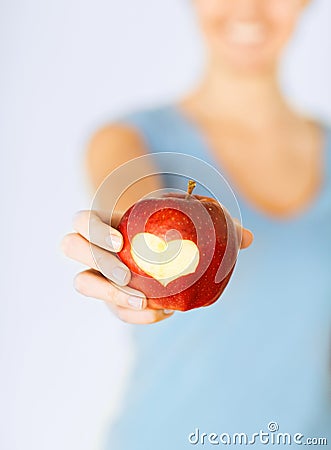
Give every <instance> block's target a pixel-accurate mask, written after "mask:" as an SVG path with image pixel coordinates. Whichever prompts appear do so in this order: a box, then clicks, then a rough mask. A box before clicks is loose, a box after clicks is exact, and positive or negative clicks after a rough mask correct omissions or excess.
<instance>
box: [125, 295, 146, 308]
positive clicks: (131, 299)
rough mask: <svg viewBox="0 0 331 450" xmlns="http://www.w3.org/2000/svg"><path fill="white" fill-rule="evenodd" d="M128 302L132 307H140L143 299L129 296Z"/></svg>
mask: <svg viewBox="0 0 331 450" xmlns="http://www.w3.org/2000/svg"><path fill="white" fill-rule="evenodd" d="M128 304H129V305H130V306H132V308H134V309H142V307H143V299H142V298H141V297H129V299H128Z"/></svg>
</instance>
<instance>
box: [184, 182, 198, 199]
mask: <svg viewBox="0 0 331 450" xmlns="http://www.w3.org/2000/svg"><path fill="white" fill-rule="evenodd" d="M196 185H197V184H196V182H195V181H193V180H189V182H188V183H187V194H186V197H185V199H188V198H189V197H190V196H191V195H192V192H193V190H194V188H195V186H196Z"/></svg>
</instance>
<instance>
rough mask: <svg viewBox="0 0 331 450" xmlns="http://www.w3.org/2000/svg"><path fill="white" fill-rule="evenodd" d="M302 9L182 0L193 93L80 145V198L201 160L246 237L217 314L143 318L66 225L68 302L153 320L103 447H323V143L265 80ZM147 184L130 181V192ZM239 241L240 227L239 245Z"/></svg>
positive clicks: (81, 234)
mask: <svg viewBox="0 0 331 450" xmlns="http://www.w3.org/2000/svg"><path fill="white" fill-rule="evenodd" d="M306 3H307V1H305V0H231V1H230V0H195V1H194V8H195V11H196V14H197V17H198V20H199V24H200V27H201V30H202V33H203V36H204V39H205V43H206V48H207V55H208V58H207V64H206V68H205V72H204V75H203V77H202V80H201V82H200V83H199V85H198V86H197V87H196V89H194V91H193V92H191V93H190V94H189V95H187V96H186V97H185V98H183V99H181V100H180V101H179V102H178V103H177V104H175V105H166V106H163V107H160V108H157V109H153V110H148V111H142V112H138V113H134V114H131V115H128V116H127V117H124V118H121V120H119V121H118V122H117V123H113V124H111V125H109V126H106V127H104V128H103V129H101V130H100V131H98V132H97V133H96V135H95V136H94V137H93V139H92V141H91V144H90V148H89V151H88V155H87V167H88V172H89V176H90V178H91V180H92V182H93V184H94V186H95V187H96V188H97V187H98V186H99V185H100V183H101V182H102V181H103V179H104V178H105V177H106V176H107V175H108V174H109V173H110V172H111V171H112V170H113V169H115V168H116V167H117V166H119V165H121V164H123V163H124V162H126V161H128V160H130V159H132V158H135V157H138V156H141V155H144V154H146V153H147V152H165V151H176V150H177V151H178V149H181V151H183V152H185V153H188V154H193V155H195V156H199V157H201V158H203V159H205V160H206V161H207V162H212V163H214V165H215V166H217V167H218V168H219V169H220V170H221V171H222V172H223V173H225V174H226V177H227V179H228V180H229V181H230V184H231V186H232V187H233V189H234V190H235V193H236V195H237V198H238V201H239V204H240V207H241V212H242V216H243V222H244V224H245V226H247V227H248V228H250V229H251V230H252V231H253V232H254V234H255V241H254V244H253V245H252V246H251V248H250V249H249V250H248V251H247V252H242V253H241V255H240V258H239V261H238V267H237V269H236V273H235V275H234V277H235V279H233V280H232V282H231V284H230V286H229V288H228V289H227V291H226V292H225V294H224V295H223V297H222V301H220V302H217V303H216V304H215V305H214V306H212V307H210V308H205V309H200V310H197V311H194V312H192V313H185V314H181V313H176V314H174V313H173V312H171V311H164V310H152V309H151V308H149V307H148V299H147V300H146V298H145V297H144V296H143V294H142V293H141V294H140V297H138V298H137V296H135V295H133V296H130V295H128V294H126V293H123V292H122V290H120V289H117V288H116V286H115V284H110V283H109V281H108V280H107V279H106V278H104V277H103V276H102V275H100V274H99V273H98V272H97V270H98V267H97V266H96V265H95V263H94V260H93V258H92V256H91V252H90V247H89V243H88V238H89V236H88V232H87V228H88V212H81V213H79V214H78V215H76V216H75V221H74V226H75V229H76V231H77V233H76V234H71V235H68V236H67V237H66V238H65V239H64V251H65V253H66V254H67V255H68V256H70V257H71V258H73V259H77V260H79V261H81V262H83V263H85V264H87V265H88V266H89V267H91V270H88V271H85V272H83V273H81V274H79V275H78V276H77V278H76V288H77V289H78V291H79V292H81V293H82V294H84V295H87V296H90V297H95V298H101V299H103V300H106V301H107V302H108V304H109V305H110V306H111V308H112V310H113V311H114V313H115V314H117V315H118V317H119V318H120V319H122V320H124V321H126V322H130V323H133V324H148V323H152V322H161V323H158V324H157V325H155V326H143V327H141V326H140V327H133V332H134V339H135V343H136V352H137V354H136V365H135V368H134V370H133V373H132V375H131V384H130V386H129V388H128V391H127V394H126V397H125V399H124V402H123V405H122V407H121V414H120V416H119V418H118V420H117V422H116V423H115V424H114V426H113V427H112V430H111V432H110V433H109V442H108V443H107V445H108V446H107V448H109V449H112V450H122V449H125V450H128V449H130V450H135V449H144V450H147V449H148V450H149V449H151V450H152V449H158V450H160V449H169V448H174V449H183V448H189V447H191V445H192V444H194V443H195V444H197V443H199V444H200V445H216V441H217V439H218V440H219V442H218V444H222V443H223V444H224V443H230V442H231V443H233V441H231V438H233V436H232V435H233V433H246V435H247V437H248V440H249V441H251V442H254V445H255V446H256V447H259V446H262V447H265V444H266V442H265V441H264V443H263V441H262V440H261V439H262V438H261V437H259V436H255V437H254V439H253V438H252V436H254V433H257V434H258V433H259V432H260V430H262V431H265V432H269V434H270V437H269V439H271V438H272V434H275V433H272V432H273V431H274V432H276V431H277V428H278V427H279V432H282V433H289V434H290V438H288V439H292V444H293V439H294V438H293V436H294V434H295V433H301V434H302V435H303V437H302V438H301V440H302V441H301V443H305V442H306V439H307V438H310V437H328V436H327V435H328V432H329V430H331V427H330V424H331V421H330V417H331V414H330V398H329V396H328V385H329V369H328V368H329V351H330V348H329V326H330V296H331V281H330V266H331V264H330V259H331V257H330V255H331V243H330V239H329V231H328V230H329V223H330V220H331V205H330V194H331V184H330V183H331V181H330V169H331V159H330V151H331V149H330V146H331V142H330V135H329V132H328V130H327V129H326V127H325V126H324V125H322V124H320V123H318V122H316V121H314V120H311V119H309V118H307V117H304V116H302V115H301V114H300V113H298V112H296V111H294V110H293V109H292V108H291V107H290V106H289V105H288V103H287V102H286V100H285V99H284V97H283V95H282V93H281V91H280V88H279V86H278V82H277V68H278V61H279V58H280V55H281V52H282V50H283V48H284V46H285V44H286V43H287V41H288V39H289V38H290V36H291V34H292V32H293V29H294V27H295V24H296V22H297V21H298V19H299V17H300V14H301V12H302V10H303V9H304V7H305V4H306ZM161 184H162V179H160V180H159V182H155V180H151V181H149V182H147V181H146V182H145V184H143V185H141V186H140V188H139V189H137V190H136V194H137V196H138V197H139V195H140V194H142V193H143V192H146V191H152V190H154V189H156V188H158V187H159V186H160V185H161ZM135 200H136V198H133V196H132V197H130V198H127V199H125V201H123V203H122V205H121V208H123V209H126V207H127V206H129V204H131V203H132V202H133V201H135ZM101 203H102V201H101ZM101 206H102V205H101ZM94 224H95V227H99V230H100V231H99V234H98V236H99V237H98V239H97V242H96V241H95V242H94V244H96V245H98V246H100V247H103V248H104V249H108V250H109V252H107V256H106V254H105V258H106V257H107V258H108V259H107V261H108V267H109V278H110V279H111V280H112V281H114V282H117V284H118V285H119V286H124V285H126V284H127V283H128V282H129V279H130V274H129V272H128V270H127V268H126V267H125V266H124V265H123V264H120V263H119V262H118V260H117V259H116V258H114V256H113V255H112V254H111V252H116V251H118V250H119V249H120V248H121V245H122V237H121V235H120V233H119V232H118V231H117V230H116V229H115V228H112V229H109V227H108V225H107V224H105V223H104V222H102V217H98V216H96V215H94ZM114 225H116V218H115V222H114ZM109 233H110V234H111V235H112V236H113V238H112V239H111V240H110V241H109V240H108V243H107V242H106V236H108V235H109ZM251 242H252V235H251V233H250V232H249V231H248V230H244V233H243V240H242V247H247V246H249V245H250V243H251ZM133 294H135V292H133ZM164 319H169V320H164ZM269 422H275V423H273V424H270V425H269V429H268V427H267V425H268V423H269ZM276 422H277V424H278V425H277V424H276ZM203 433H206V434H207V435H206V436H204V435H203ZM210 433H215V434H216V437H215V436H212V437H210ZM224 433H225V434H224ZM220 435H222V439H223V441H222V440H221V441H220V439H221V438H220ZM227 435H228V437H227ZM228 439H230V442H229V440H228ZM242 439H245V438H244V437H242ZM263 439H267V438H266V437H264V438H263ZM297 439H299V438H298V437H297ZM208 440H209V441H208ZM224 440H225V441H226V440H228V442H224ZM202 441H204V442H202ZM324 448H325V447H324Z"/></svg>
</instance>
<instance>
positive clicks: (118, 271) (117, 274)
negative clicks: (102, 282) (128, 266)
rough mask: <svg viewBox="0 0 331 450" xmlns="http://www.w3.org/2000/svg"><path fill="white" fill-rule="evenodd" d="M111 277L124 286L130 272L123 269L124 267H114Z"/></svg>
mask: <svg viewBox="0 0 331 450" xmlns="http://www.w3.org/2000/svg"><path fill="white" fill-rule="evenodd" d="M111 275H112V277H113V279H114V281H115V282H116V281H117V282H118V283H121V284H123V283H124V282H125V280H126V277H127V275H128V271H127V270H125V269H123V268H122V267H114V268H113V270H112V271H111Z"/></svg>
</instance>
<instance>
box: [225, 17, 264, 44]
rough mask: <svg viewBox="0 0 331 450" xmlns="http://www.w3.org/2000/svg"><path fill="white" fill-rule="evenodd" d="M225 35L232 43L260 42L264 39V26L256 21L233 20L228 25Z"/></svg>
mask: <svg viewBox="0 0 331 450" xmlns="http://www.w3.org/2000/svg"><path fill="white" fill-rule="evenodd" d="M226 35H227V38H228V40H229V41H231V42H233V43H234V44H241V45H242V44H244V45H254V44H260V43H261V42H262V41H263V40H264V39H265V27H264V26H263V25H262V24H260V23H256V22H233V23H232V24H229V25H228V27H227V30H226Z"/></svg>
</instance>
